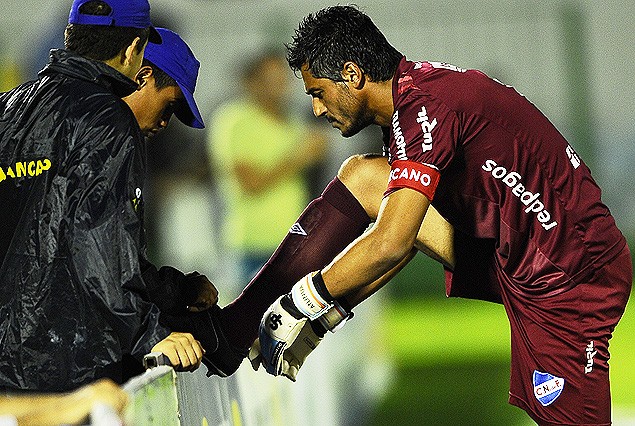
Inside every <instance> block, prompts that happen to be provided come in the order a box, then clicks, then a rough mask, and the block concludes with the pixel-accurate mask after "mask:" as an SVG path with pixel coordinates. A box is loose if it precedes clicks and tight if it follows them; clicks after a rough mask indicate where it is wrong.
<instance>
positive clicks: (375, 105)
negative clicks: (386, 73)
mask: <svg viewBox="0 0 635 426" xmlns="http://www.w3.org/2000/svg"><path fill="white" fill-rule="evenodd" d="M370 84H371V87H369V89H370V92H369V96H368V107H369V108H370V110H371V111H374V115H375V124H378V125H380V126H382V127H388V126H389V125H390V122H391V120H392V115H393V113H394V105H393V101H392V79H390V80H388V81H380V82H378V83H370Z"/></svg>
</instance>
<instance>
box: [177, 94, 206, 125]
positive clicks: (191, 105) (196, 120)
mask: <svg viewBox="0 0 635 426" xmlns="http://www.w3.org/2000/svg"><path fill="white" fill-rule="evenodd" d="M177 84H178V85H179V87H180V88H181V93H183V97H184V98H185V103H187V107H186V108H180V109H179V110H178V111H176V112H175V113H174V115H176V118H178V119H179V120H180V121H181V123H183V124H185V125H186V126H190V127H194V128H195V129H204V128H205V123H203V117H201V113H200V111H199V110H198V106H197V105H196V101H195V100H194V96H193V95H192V94H191V93H190V92H189V91H188V90H187V89H185V88H184V87H183V86H182V85H181V84H179V83H177Z"/></svg>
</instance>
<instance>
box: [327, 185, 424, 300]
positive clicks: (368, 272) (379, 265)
mask: <svg viewBox="0 0 635 426" xmlns="http://www.w3.org/2000/svg"><path fill="white" fill-rule="evenodd" d="M429 205H430V201H429V200H428V199H427V198H426V197H425V196H424V195H423V194H421V193H419V192H417V191H414V190H411V189H409V188H403V189H400V190H398V191H395V192H393V193H392V194H390V195H389V196H387V197H386V198H385V199H384V200H383V202H382V204H381V207H380V209H379V213H378V216H377V221H376V222H375V224H374V225H373V227H372V228H371V229H370V230H369V231H368V232H367V233H365V234H363V235H362V236H360V237H359V238H358V239H357V240H355V241H354V242H352V243H351V244H350V245H349V246H348V247H347V248H346V249H345V250H344V251H343V252H342V253H340V254H339V255H338V256H337V257H336V258H335V259H334V260H333V261H332V262H331V263H330V264H329V265H327V266H326V267H325V268H324V269H323V270H322V276H323V278H324V282H325V284H326V287H327V289H328V291H329V292H330V294H331V295H332V296H333V297H342V296H344V295H347V294H349V293H351V292H356V291H359V290H360V289H361V288H363V287H366V286H368V285H370V284H372V283H374V282H375V281H376V280H378V279H380V278H382V276H384V275H385V274H386V273H388V272H389V271H391V270H392V269H393V268H395V267H397V266H398V265H399V264H400V262H402V261H403V260H404V258H406V257H407V255H408V254H409V253H410V252H411V250H412V248H413V247H414V245H415V241H416V239H417V235H418V233H419V229H420V228H421V226H422V223H423V219H424V216H425V214H426V212H427V210H428V207H429Z"/></svg>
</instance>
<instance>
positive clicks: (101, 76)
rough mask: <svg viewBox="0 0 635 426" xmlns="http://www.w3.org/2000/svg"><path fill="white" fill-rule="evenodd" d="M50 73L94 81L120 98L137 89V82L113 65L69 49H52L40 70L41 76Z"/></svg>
mask: <svg viewBox="0 0 635 426" xmlns="http://www.w3.org/2000/svg"><path fill="white" fill-rule="evenodd" d="M49 74H65V75H68V76H70V77H73V78H79V79H82V80H86V81H92V82H94V83H97V84H99V85H101V86H104V87H106V88H107V89H108V90H109V91H111V92H112V93H114V94H115V95H117V96H119V97H120V98H123V97H124V96H128V95H129V94H131V93H132V92H134V91H135V90H137V83H135V82H134V81H132V80H131V79H129V78H128V77H126V76H125V75H123V74H122V73H120V72H119V71H117V70H116V69H114V68H113V67H111V66H109V65H106V64H105V63H104V62H101V61H97V60H94V59H88V58H85V57H83V56H80V55H78V54H77V53H74V52H71V51H69V50H63V49H53V50H51V53H50V56H49V63H48V64H46V66H45V67H44V68H43V69H42V70H41V71H40V72H39V75H40V76H43V75H49Z"/></svg>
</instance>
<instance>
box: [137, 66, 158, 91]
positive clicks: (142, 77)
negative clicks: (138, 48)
mask: <svg viewBox="0 0 635 426" xmlns="http://www.w3.org/2000/svg"><path fill="white" fill-rule="evenodd" d="M153 73H154V71H153V69H152V67H151V66H149V65H145V66H142V67H141V69H140V70H139V72H137V75H135V77H134V81H136V82H137V84H138V85H139V87H137V90H140V89H142V88H143V87H145V86H146V84H148V80H149V79H150V78H151V77H154V74H153Z"/></svg>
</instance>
